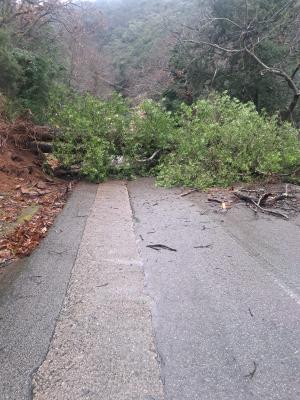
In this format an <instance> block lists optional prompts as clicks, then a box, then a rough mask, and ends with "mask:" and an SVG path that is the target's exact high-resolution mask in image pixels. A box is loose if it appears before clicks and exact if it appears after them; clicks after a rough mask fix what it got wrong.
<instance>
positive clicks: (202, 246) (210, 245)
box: [194, 244, 213, 249]
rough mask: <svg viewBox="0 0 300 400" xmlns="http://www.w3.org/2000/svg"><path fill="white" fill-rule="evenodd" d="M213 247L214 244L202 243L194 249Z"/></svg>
mask: <svg viewBox="0 0 300 400" xmlns="http://www.w3.org/2000/svg"><path fill="white" fill-rule="evenodd" d="M212 247H213V245H212V244H207V245H201V246H194V249H211V248H212Z"/></svg>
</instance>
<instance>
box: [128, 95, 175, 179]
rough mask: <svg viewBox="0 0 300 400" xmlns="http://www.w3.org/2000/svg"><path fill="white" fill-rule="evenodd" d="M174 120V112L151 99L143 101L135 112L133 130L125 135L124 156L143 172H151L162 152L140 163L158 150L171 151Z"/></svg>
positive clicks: (132, 122)
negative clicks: (148, 160) (148, 161)
mask: <svg viewBox="0 0 300 400" xmlns="http://www.w3.org/2000/svg"><path fill="white" fill-rule="evenodd" d="M175 137H176V128H175V119H174V118H173V116H172V115H171V113H169V112H166V111H165V110H164V109H163V107H162V106H161V105H160V104H159V103H156V102H154V101H152V100H146V101H144V102H143V103H142V104H141V105H140V106H138V107H137V108H136V109H135V110H134V111H133V112H132V120H131V125H130V129H129V131H128V132H126V135H125V136H124V144H125V156H126V157H127V158H129V159H130V160H131V162H132V164H133V165H135V169H136V170H137V172H138V173H139V174H140V175H144V174H147V173H149V167H150V169H151V168H152V167H153V166H154V165H155V164H156V162H157V159H159V155H157V157H154V158H153V159H152V160H151V162H150V163H142V162H137V160H145V159H149V158H151V157H152V156H153V154H154V153H155V152H157V151H158V150H159V151H160V155H162V154H164V153H166V152H169V151H170V150H171V149H172V148H173V147H174V145H175Z"/></svg>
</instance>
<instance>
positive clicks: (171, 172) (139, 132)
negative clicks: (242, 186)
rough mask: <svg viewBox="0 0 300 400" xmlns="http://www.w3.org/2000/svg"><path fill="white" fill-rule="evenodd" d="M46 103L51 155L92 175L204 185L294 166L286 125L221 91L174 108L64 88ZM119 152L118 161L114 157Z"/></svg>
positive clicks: (295, 146)
mask: <svg viewBox="0 0 300 400" xmlns="http://www.w3.org/2000/svg"><path fill="white" fill-rule="evenodd" d="M51 103H52V104H54V107H52V108H51V121H52V123H53V124H54V125H55V126H56V127H57V128H59V129H60V131H61V132H62V136H61V137H60V139H59V140H58V141H57V143H56V146H55V149H56V155H57V156H58V158H59V159H60V161H61V162H62V163H63V164H64V165H65V166H71V165H73V164H76V165H79V166H81V171H82V174H83V175H84V176H86V177H88V178H89V179H90V180H93V181H102V180H104V179H106V178H107V177H108V176H110V175H112V174H113V175H116V174H117V175H118V176H130V175H131V174H132V172H135V173H136V174H138V175H146V174H152V175H157V180H158V183H159V184H161V185H165V186H174V185H184V186H191V187H197V188H202V189H205V188H207V187H209V186H227V185H231V184H233V183H236V182H240V181H244V182H247V181H250V180H253V179H255V178H257V177H258V176H261V175H263V176H268V175H271V174H281V173H284V174H286V173H290V172H292V171H293V170H295V169H296V168H297V167H299V165H300V144H299V140H298V137H297V131H296V130H295V129H294V128H293V127H292V126H291V125H289V124H285V125H278V121H277V119H276V118H275V117H268V116H267V115H266V114H264V113H261V114H259V113H258V112H257V111H256V109H255V106H254V105H253V104H252V103H247V104H243V103H241V102H240V101H238V100H236V99H232V98H230V97H229V96H228V95H226V94H225V95H214V96H212V97H210V98H209V99H207V100H199V101H198V102H196V103H195V104H193V105H192V106H188V105H182V107H181V110H180V111H179V112H178V113H176V114H171V113H169V112H167V111H165V110H164V108H163V107H162V106H161V105H160V104H158V103H155V102H153V101H150V100H147V101H145V102H144V103H142V104H141V105H140V106H139V107H136V108H134V109H132V110H130V109H129V107H128V105H127V103H126V101H125V100H124V99H123V98H122V97H121V96H119V95H115V96H114V97H113V98H112V99H111V100H109V101H101V100H99V99H97V98H95V97H92V96H91V95H84V96H80V95H78V94H77V95H74V94H72V93H71V94H70V95H69V96H68V98H67V99H66V98H65V96H64V91H59V90H58V91H56V92H55V93H54V94H53V95H52V97H51ZM154 154H155V157H152V156H153V155H154ZM119 156H121V157H122V160H123V163H122V165H121V166H120V165H119V166H118V165H117V163H114V160H116V158H117V157H119ZM151 157H152V159H151ZM147 159H148V161H149V159H150V162H144V161H145V160H147Z"/></svg>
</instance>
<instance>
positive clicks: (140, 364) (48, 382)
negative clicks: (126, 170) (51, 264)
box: [33, 182, 164, 400]
mask: <svg viewBox="0 0 300 400" xmlns="http://www.w3.org/2000/svg"><path fill="white" fill-rule="evenodd" d="M149 310H150V305H149V298H148V297H146V296H145V295H144V276H143V273H142V270H141V267H140V259H139V256H138V252H137V245H136V240H135V236H134V232H133V225H132V214H131V208H130V204H129V198H128V193H127V188H126V186H125V184H124V183H122V182H110V183H106V184H103V185H101V186H100V187H99V190H98V194H97V198H96V202H95V206H94V209H93V212H92V214H91V215H90V217H89V219H88V223H87V226H86V229H85V233H84V236H83V240H82V244H81V247H80V250H79V254H78V258H77V261H76V265H75V267H74V270H73V274H72V278H71V282H70V286H69V290H68V294H67V298H66V301H65V305H64V307H63V310H62V312H61V315H60V318H59V321H58V324H57V327H56V331H55V334H54V339H53V342H52V344H51V346H50V350H49V353H48V355H47V358H46V360H45V362H44V363H43V365H42V366H41V368H40V369H39V370H38V372H37V374H36V375H35V377H34V380H33V385H34V388H33V398H34V400H76V399H90V400H93V399H95V400H96V399H97V400H101V399H103V400H161V399H163V398H164V396H163V387H162V383H161V379H160V371H159V364H158V359H157V354H156V351H155V346H154V342H153V336H152V325H151V314H150V311H149Z"/></svg>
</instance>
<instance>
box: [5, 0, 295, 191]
mask: <svg viewBox="0 0 300 400" xmlns="http://www.w3.org/2000/svg"><path fill="white" fill-rule="evenodd" d="M299 16H300V1H299V0H290V1H287V0H176V1H172V0H161V1H157V0H148V1H146V0H110V1H109V0H97V1H93V2H88V1H85V2H81V1H75V2H74V1H71V0H2V1H1V3H0V96H1V97H0V113H1V118H2V119H3V120H6V121H13V120H15V119H16V118H27V119H31V120H32V121H34V122H35V123H39V124H47V125H50V126H52V127H53V128H54V129H56V130H57V132H59V135H58V137H57V139H56V140H55V145H54V150H55V156H56V157H57V159H58V160H59V162H60V163H61V164H62V165H63V166H64V167H65V168H72V167H74V166H76V167H77V169H79V170H80V174H81V175H83V176H86V177H88V178H89V179H91V180H94V181H101V180H104V179H106V178H107V177H108V176H122V177H123V176H125V177H132V176H135V175H137V174H140V175H141V174H142V175H146V174H151V175H155V176H157V181H158V182H159V183H160V184H163V185H168V186H170V185H186V186H192V187H199V188H206V187H208V186H213V185H229V184H232V183H235V182H238V181H249V180H253V179H257V178H259V179H260V178H269V177H274V176H277V177H280V176H285V177H286V178H287V179H290V180H292V181H294V180H297V179H298V176H299V170H300V144H299V138H298V130H299V125H300V19H299Z"/></svg>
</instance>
